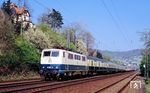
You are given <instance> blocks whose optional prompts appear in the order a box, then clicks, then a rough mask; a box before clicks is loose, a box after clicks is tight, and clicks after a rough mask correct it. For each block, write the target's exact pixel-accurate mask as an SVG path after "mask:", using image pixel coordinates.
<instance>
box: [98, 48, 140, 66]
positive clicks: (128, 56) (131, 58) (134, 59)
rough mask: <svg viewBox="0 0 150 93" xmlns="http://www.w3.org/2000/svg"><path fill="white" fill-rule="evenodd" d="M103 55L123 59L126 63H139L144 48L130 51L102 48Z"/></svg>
mask: <svg viewBox="0 0 150 93" xmlns="http://www.w3.org/2000/svg"><path fill="white" fill-rule="evenodd" d="M100 51H101V53H102V55H105V56H109V57H111V58H112V59H113V60H118V61H122V62H125V63H131V64H132V63H137V64H139V63H140V61H141V59H142V49H134V50H129V51H107V50H100Z"/></svg>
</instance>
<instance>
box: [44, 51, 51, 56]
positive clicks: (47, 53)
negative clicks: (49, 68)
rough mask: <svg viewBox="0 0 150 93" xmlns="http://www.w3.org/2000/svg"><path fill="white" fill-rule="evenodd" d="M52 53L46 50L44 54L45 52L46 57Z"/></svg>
mask: <svg viewBox="0 0 150 93" xmlns="http://www.w3.org/2000/svg"><path fill="white" fill-rule="evenodd" d="M50 55H51V51H45V52H44V54H43V56H44V57H47V56H50Z"/></svg>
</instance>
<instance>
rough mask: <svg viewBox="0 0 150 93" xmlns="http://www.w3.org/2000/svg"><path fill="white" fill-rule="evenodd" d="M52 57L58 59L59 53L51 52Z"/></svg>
mask: <svg viewBox="0 0 150 93" xmlns="http://www.w3.org/2000/svg"><path fill="white" fill-rule="evenodd" d="M51 56H52V57H58V56H59V52H58V51H52V55H51Z"/></svg>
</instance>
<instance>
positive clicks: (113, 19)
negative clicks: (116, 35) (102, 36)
mask: <svg viewBox="0 0 150 93" xmlns="http://www.w3.org/2000/svg"><path fill="white" fill-rule="evenodd" d="M101 2H102V4H103V5H104V8H105V9H106V11H107V12H108V14H109V15H110V16H111V18H112V21H113V22H114V24H115V25H116V27H117V29H118V31H119V32H120V33H121V35H122V36H123V38H124V40H125V41H127V42H129V40H128V39H127V38H126V36H125V34H124V33H123V31H122V29H121V27H120V25H119V24H118V22H117V21H116V19H115V17H114V16H113V15H112V13H111V11H110V10H109V8H108V7H107V5H106V3H105V2H104V1H103V0H101ZM128 44H129V43H128ZM129 46H130V45H129Z"/></svg>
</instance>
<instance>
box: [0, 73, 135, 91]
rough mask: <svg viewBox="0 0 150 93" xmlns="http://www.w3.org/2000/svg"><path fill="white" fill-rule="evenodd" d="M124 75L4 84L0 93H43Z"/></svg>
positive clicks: (0, 88)
mask: <svg viewBox="0 0 150 93" xmlns="http://www.w3.org/2000/svg"><path fill="white" fill-rule="evenodd" d="M123 74H125V73H117V74H110V75H101V76H95V77H89V78H83V79H77V80H69V81H61V82H56V81H49V82H46V81H34V82H25V83H22V84H21V83H13V84H6V85H4V87H2V85H1V86H0V92H15V93H16V92H17V93H29V92H44V91H52V90H55V89H59V88H63V87H68V86H73V85H78V84H82V83H87V82H90V81H96V80H101V79H106V78H109V77H115V76H120V75H123ZM126 74H128V75H127V76H130V75H131V74H133V73H131V72H128V73H127V72H126Z"/></svg>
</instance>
